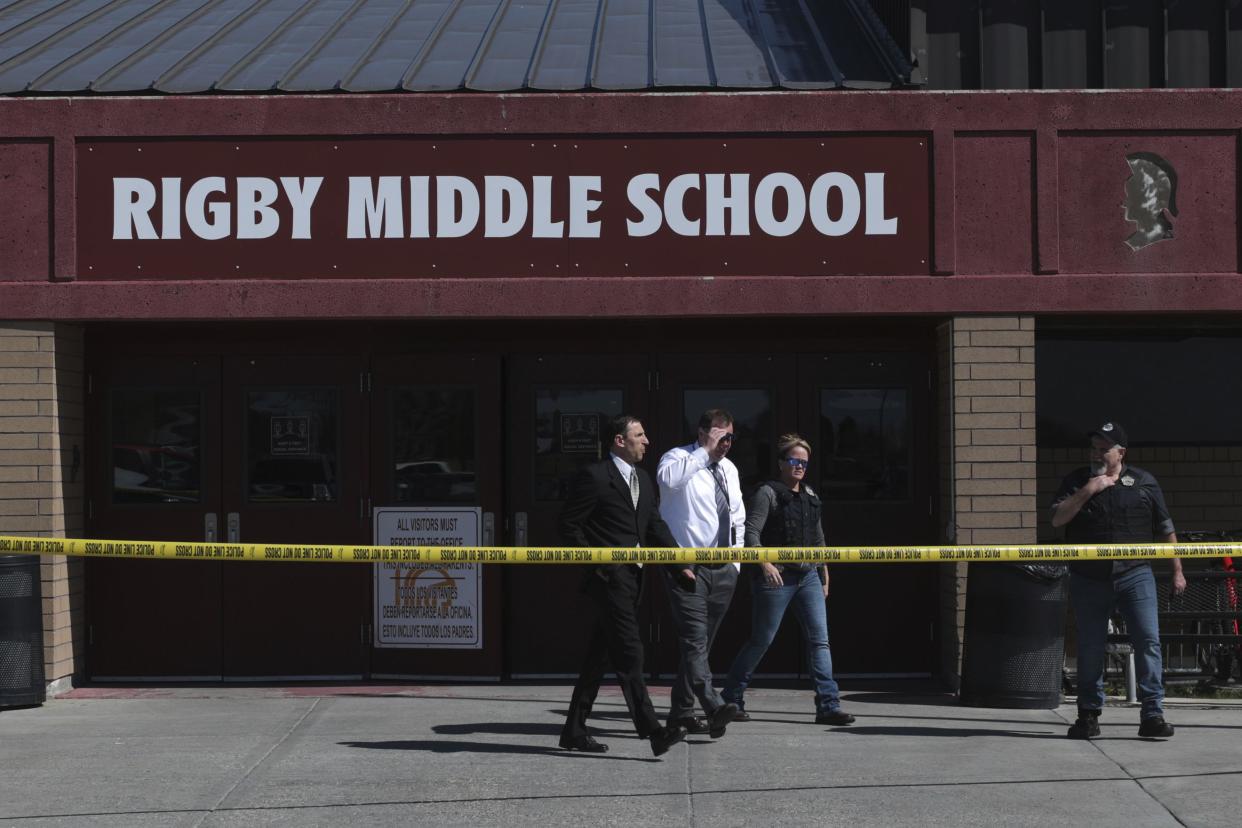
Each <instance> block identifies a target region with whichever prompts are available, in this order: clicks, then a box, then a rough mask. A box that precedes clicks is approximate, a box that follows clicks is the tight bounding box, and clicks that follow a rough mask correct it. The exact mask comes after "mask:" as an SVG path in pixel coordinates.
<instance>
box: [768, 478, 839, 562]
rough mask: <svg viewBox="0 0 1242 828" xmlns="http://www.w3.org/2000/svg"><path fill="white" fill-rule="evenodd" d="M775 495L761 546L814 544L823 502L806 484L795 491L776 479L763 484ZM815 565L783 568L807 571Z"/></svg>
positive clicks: (816, 538) (821, 515)
mask: <svg viewBox="0 0 1242 828" xmlns="http://www.w3.org/2000/svg"><path fill="white" fill-rule="evenodd" d="M764 485H766V486H767V487H768V488H770V489H771V490H772V491H773V493H774V494H775V495H776V508H775V509H774V510H773V511H772V512H771V513H770V514H769V515H768V519H767V522H766V523H764V524H763V529H762V530H760V532H759V543H760V544H761V545H763V546H815V545H816V541H817V540H818V533H817V532H816V531H815V527H817V526H819V523H820V520H821V519H822V518H823V513H824V505H823V503H822V502H821V501H820V499H819V497H818V496H817V495H815V494H814V493H811V492H808V491H807V489H806V486H803V487H802V490H801V491H798V492H795V491H793V490H792V489H790V488H789V487H788V486H786V485H785V484H784V483H782V482H781V481H779V480H772V481H769V482H768V483H765V484H764ZM813 566H814V564H785V565H783V566H782V568H783V569H790V570H795V571H806V570H808V569H810V568H812V567H813Z"/></svg>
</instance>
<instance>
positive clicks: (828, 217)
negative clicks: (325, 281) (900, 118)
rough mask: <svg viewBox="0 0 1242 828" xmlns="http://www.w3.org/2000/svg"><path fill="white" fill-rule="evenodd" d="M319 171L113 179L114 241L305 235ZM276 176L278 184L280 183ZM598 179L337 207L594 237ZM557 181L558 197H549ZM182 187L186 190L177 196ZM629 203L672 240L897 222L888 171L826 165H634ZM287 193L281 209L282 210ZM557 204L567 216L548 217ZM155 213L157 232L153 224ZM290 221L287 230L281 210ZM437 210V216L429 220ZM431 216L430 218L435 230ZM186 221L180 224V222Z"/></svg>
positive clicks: (382, 185)
mask: <svg viewBox="0 0 1242 828" xmlns="http://www.w3.org/2000/svg"><path fill="white" fill-rule="evenodd" d="M323 181H324V179H323V177H322V176H309V177H305V178H298V177H281V178H279V179H271V178H264V177H261V176H239V177H237V178H235V179H227V178H224V177H222V176H207V177H204V178H199V179H197V180H192V181H185V180H183V179H181V178H175V177H173V178H161V179H160V183H159V187H158V188H157V187H156V184H155V182H154V181H151V180H148V179H145V178H128V177H116V178H113V179H112V238H113V239H127V240H130V239H140V240H149V239H180V238H182V236H183V232H186V231H188V233H190V234H193V235H194V236H196V237H198V238H200V239H207V240H218V239H226V238H237V239H269V238H272V237H274V236H277V235H279V234H281V233H282V232H284V233H286V234H287V235H288V237H289V238H292V239H309V238H311V210H312V208H313V207H314V205H315V200H316V198H317V196H318V195H319V192H320V189H321V187H322V185H323ZM278 182H279V183H278ZM602 182H603V179H602V177H601V176H598V175H570V176H566V177H564V179H563V180H558V179H557V178H556V177H554V176H550V175H534V176H531V177H530V180H529V181H525V180H522V179H519V178H514V177H512V176H507V175H487V176H484V177H483V182H482V187H481V188H480V186H479V185H478V184H476V183H475V182H474V181H472V180H471V179H469V178H466V177H464V176H459V175H436V176H427V175H411V176H408V177H404V176H397V175H382V176H349V177H348V195H347V199H346V204H345V211H346V222H345V224H346V230H345V234H346V238H349V239H378V238H385V239H400V238H411V239H427V238H432V237H435V238H445V239H456V238H463V237H466V236H469V235H471V234H473V233H475V232H476V231H478V230H479V229H480V228H481V229H482V233H483V237H484V238H497V239H501V238H511V237H513V236H517V235H518V234H520V233H522V232H523V231H525V232H527V233H528V234H529V235H530V236H531V237H532V238H537V239H560V238H571V239H597V238H600V236H601V232H602V224H603V222H602V221H601V220H600V219H598V218H595V217H594V216H595V214H596V213H597V211H598V210H599V208H600V207H601V206H602V205H603V200H602V195H603V183H602ZM558 187H564V190H563V194H562V196H561V198H559V199H554V194H555V192H556V190H557V188H558ZM182 193H184V197H183V196H182ZM625 195H626V199H627V200H628V202H629V206H630V207H631V208H632V212H631V214H630V215H629V216H628V217H627V218H626V222H625V229H626V233H627V235H628V236H630V237H632V238H643V237H646V236H652V235H654V234H656V233H658V232H659V231H660V230H661V229H663V228H665V227H667V228H668V230H669V231H670V232H672V233H675V234H676V235H678V236H749V235H751V220H752V217H753V220H754V224H755V225H756V226H757V227H758V229H759V231H761V232H762V233H764V234H766V235H768V236H773V237H776V238H783V237H786V236H791V235H793V234H794V233H797V232H799V231H801V230H802V229H803V228H804V227H805V226H806V225H807V220H808V218H809V219H810V226H811V227H813V228H814V229H815V231H816V232H818V233H820V234H821V235H824V236H829V237H836V236H845V235H848V234H849V233H852V232H854V231H855V230H857V229H858V226H859V224H860V222H861V224H862V228H863V233H864V234H865V235H868V236H892V235H896V234H897V229H898V219H897V217H896V216H889V215H887V210H886V207H885V196H886V192H885V174H884V173H882V172H865V173H863V182H862V187H859V182H858V181H857V179H856V178H855V177H854V176H851V175H849V174H847V173H843V172H825V173H823V174H821V175H819V176H818V177H817V178H815V179H814V181H812V182H811V184H810V187H809V188H808V187H806V186H805V184H804V180H803V179H802V178H800V177H798V176H796V175H794V174H792V173H787V172H773V173H769V174H767V175H765V176H763V177H762V178H760V179H758V181H757V182H756V183H754V186H753V187H752V181H751V175H750V174H749V173H707V174H699V173H682V174H680V175H675V176H673V177H672V178H671V179H669V181H668V182H667V184H665V183H664V182H663V181H661V178H660V175H659V173H639V174H637V175H635V176H633V177H632V178H630V180H629V181H628V182H627V184H626V188H625ZM282 197H283V199H284V202H285V204H286V205H287V207H288V210H281V209H279V206H280V202H281V199H282ZM554 202H555V203H558V204H564V205H565V207H564V210H565V213H563V214H555V211H554V209H553V208H554ZM157 210H158V214H159V217H160V223H159V229H158V230H157V229H156V226H155V223H154V222H153V221H152V213H153V212H155V211H157ZM285 215H288V216H289V217H290V226H289V227H288V228H283V227H282V223H283V221H284V216H285ZM433 215H434V219H435V220H434V223H433V221H432V216H433ZM433 224H434V226H433ZM183 227H184V228H185V230H183Z"/></svg>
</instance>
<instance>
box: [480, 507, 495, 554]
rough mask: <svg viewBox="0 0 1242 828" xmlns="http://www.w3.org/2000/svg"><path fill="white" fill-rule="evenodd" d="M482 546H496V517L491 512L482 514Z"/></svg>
mask: <svg viewBox="0 0 1242 828" xmlns="http://www.w3.org/2000/svg"><path fill="white" fill-rule="evenodd" d="M482 541H483V545H484V546H495V545H496V515H495V514H494V513H492V512H484V513H483V538H482Z"/></svg>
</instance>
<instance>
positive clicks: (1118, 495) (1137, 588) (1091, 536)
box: [1052, 421, 1186, 739]
mask: <svg viewBox="0 0 1242 828" xmlns="http://www.w3.org/2000/svg"><path fill="white" fill-rule="evenodd" d="M1087 436H1088V437H1090V439H1091V465H1090V466H1087V467H1084V468H1081V469H1078V470H1076V471H1074V472H1073V473H1071V474H1070V475H1069V476H1068V477H1066V478H1065V480H1063V481H1062V482H1061V488H1060V490H1058V491H1057V494H1056V497H1055V498H1054V499H1053V501H1052V525H1053V526H1064V527H1065V540H1066V542H1068V543H1077V544H1104V543H1152V542H1158V543H1177V534H1176V532H1175V530H1174V528H1173V520H1172V519H1171V518H1170V517H1169V510H1168V507H1166V506H1165V503H1164V493H1163V492H1162V491H1160V484H1159V483H1157V482H1156V478H1155V477H1153V476H1152V475H1150V474H1149V473H1147V472H1145V471H1143V470H1142V469H1139V468H1135V467H1134V466H1128V465H1126V464H1125V456H1126V447H1127V446H1128V445H1129V440H1128V439H1127V437H1126V430H1125V429H1124V428H1122V426H1121V423H1118V422H1115V421H1114V422H1107V423H1104V424H1103V425H1101V426H1100V427H1099V428H1097V429H1094V430H1092V431H1090V432H1088V433H1087ZM1171 560H1172V563H1173V591H1174V592H1175V593H1179V594H1180V593H1182V592H1183V591H1185V589H1186V578H1185V577H1184V576H1183V575H1182V562H1181V561H1180V560H1179V559H1177V558H1172V559H1171ZM1070 601H1071V603H1072V604H1073V606H1074V618H1075V619H1076V620H1077V622H1078V719H1077V721H1075V722H1074V724H1073V725H1071V726H1070V729H1069V734H1068V735H1069V737H1070V738H1071V739H1092V738H1095V737H1096V736H1099V735H1100V723H1099V718H1100V710H1101V709H1102V708H1103V707H1104V648H1105V644H1106V643H1107V638H1108V618H1109V616H1110V615H1111V614H1112V612H1113V608H1114V607H1116V608H1117V609H1119V610H1120V611H1121V613H1122V615H1123V616H1124V617H1125V620H1126V629H1127V630H1129V633H1130V643H1131V645H1132V646H1133V648H1134V666H1135V672H1136V673H1137V678H1138V696H1139V702H1140V703H1141V705H1142V709H1141V711H1140V713H1139V736H1142V737H1146V738H1164V739H1167V738H1169V737H1170V736H1172V735H1173V725H1171V724H1169V723H1168V722H1166V721H1165V720H1164V684H1163V681H1162V679H1161V673H1162V670H1163V665H1162V664H1161V657H1160V631H1159V627H1158V625H1157V620H1156V581H1155V578H1154V577H1153V575H1152V571H1151V563H1150V562H1149V561H1138V560H1118V561H1075V562H1074V563H1071V564H1070Z"/></svg>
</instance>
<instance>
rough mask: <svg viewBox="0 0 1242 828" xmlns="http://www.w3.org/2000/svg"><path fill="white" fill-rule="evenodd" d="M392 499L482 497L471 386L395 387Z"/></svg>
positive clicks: (436, 500)
mask: <svg viewBox="0 0 1242 828" xmlns="http://www.w3.org/2000/svg"><path fill="white" fill-rule="evenodd" d="M390 415H391V422H392V464H393V465H392V472H393V477H392V492H391V496H392V499H393V500H394V501H396V502H398V503H476V502H477V501H478V486H477V483H476V480H475V464H476V462H477V459H478V458H477V457H476V453H475V443H474V435H475V404H474V391H473V390H472V389H469V388H425V387H403V388H394V389H393V390H392V396H391V408H390Z"/></svg>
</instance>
